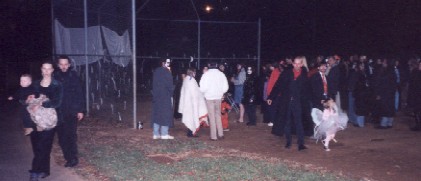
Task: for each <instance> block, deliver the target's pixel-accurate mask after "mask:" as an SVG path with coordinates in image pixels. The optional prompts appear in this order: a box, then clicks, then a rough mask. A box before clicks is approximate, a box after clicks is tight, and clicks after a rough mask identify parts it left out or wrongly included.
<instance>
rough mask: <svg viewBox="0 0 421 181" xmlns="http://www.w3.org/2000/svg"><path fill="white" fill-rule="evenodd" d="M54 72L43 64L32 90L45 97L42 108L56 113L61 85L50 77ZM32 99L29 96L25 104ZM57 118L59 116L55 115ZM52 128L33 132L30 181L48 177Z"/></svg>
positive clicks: (49, 65) (49, 66) (46, 63)
mask: <svg viewBox="0 0 421 181" xmlns="http://www.w3.org/2000/svg"><path fill="white" fill-rule="evenodd" d="M53 71H54V68H53V64H52V63H51V62H44V63H43V64H42V66H41V73H42V79H41V80H37V81H34V83H33V86H34V89H35V91H36V92H37V93H39V95H45V96H46V98H48V100H47V101H45V102H43V103H42V107H44V108H54V109H56V111H58V109H57V108H58V107H60V104H61V98H62V91H63V90H62V85H61V83H60V82H58V81H57V80H55V79H54V78H53V77H52V73H53ZM33 99H34V96H29V97H28V100H27V102H30V101H32V100H33ZM57 115H58V116H59V115H60V114H59V113H57ZM58 120H60V118H58ZM54 133H55V132H54V128H50V129H44V130H34V131H33V132H32V133H31V134H30V136H31V144H32V151H33V153H34V158H33V160H32V169H31V170H30V171H29V172H30V180H31V181H37V180H38V179H39V178H45V177H47V176H48V175H50V153H51V148H52V145H53V139H54Z"/></svg>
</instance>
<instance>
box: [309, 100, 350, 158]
mask: <svg viewBox="0 0 421 181" xmlns="http://www.w3.org/2000/svg"><path fill="white" fill-rule="evenodd" d="M323 106H324V110H323V112H322V111H320V110H319V109H317V108H313V109H312V111H311V116H312V118H313V122H314V123H315V124H316V126H315V127H314V137H315V138H316V139H317V140H321V139H323V140H322V143H323V146H324V148H325V150H326V151H330V149H329V142H330V141H331V140H333V141H334V142H336V140H335V135H336V132H338V131H340V130H344V129H345V128H346V125H347V122H348V116H347V115H346V113H343V112H341V111H340V110H339V109H338V106H337V105H336V103H335V102H334V101H333V100H332V99H329V100H326V101H324V102H323Z"/></svg>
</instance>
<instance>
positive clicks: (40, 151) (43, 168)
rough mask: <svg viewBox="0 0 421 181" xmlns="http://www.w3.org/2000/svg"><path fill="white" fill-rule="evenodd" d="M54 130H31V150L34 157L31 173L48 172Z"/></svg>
mask: <svg viewBox="0 0 421 181" xmlns="http://www.w3.org/2000/svg"><path fill="white" fill-rule="evenodd" d="M54 133H55V130H54V129H51V130H48V131H40V132H38V131H33V132H32V133H31V144H32V151H33V152H34V159H33V160H32V169H31V170H30V172H31V173H41V172H45V173H47V174H50V154H51V148H52V147H53V140H54Z"/></svg>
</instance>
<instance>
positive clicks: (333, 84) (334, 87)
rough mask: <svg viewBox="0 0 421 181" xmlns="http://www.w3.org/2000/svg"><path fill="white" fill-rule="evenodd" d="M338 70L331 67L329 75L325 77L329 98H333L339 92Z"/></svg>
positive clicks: (336, 67)
mask: <svg viewBox="0 0 421 181" xmlns="http://www.w3.org/2000/svg"><path fill="white" fill-rule="evenodd" d="M340 76H341V74H340V69H339V66H338V65H336V66H333V67H332V68H331V69H330V71H329V74H328V75H327V86H328V91H329V97H332V98H335V96H336V94H338V91H339V81H340Z"/></svg>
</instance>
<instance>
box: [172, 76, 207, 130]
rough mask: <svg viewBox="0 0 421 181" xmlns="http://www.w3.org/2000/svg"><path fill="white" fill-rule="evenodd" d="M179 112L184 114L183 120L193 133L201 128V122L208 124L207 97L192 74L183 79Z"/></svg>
mask: <svg viewBox="0 0 421 181" xmlns="http://www.w3.org/2000/svg"><path fill="white" fill-rule="evenodd" d="M178 112H179V113H181V114H183V116H182V118H181V120H182V122H183V123H184V125H186V127H187V128H188V129H189V130H191V131H192V132H193V134H196V132H197V131H198V130H199V128H200V124H206V125H207V124H208V110H207V108H206V102H205V97H204V96H203V94H202V92H201V91H200V89H199V86H198V84H197V82H196V80H195V79H194V78H193V77H191V76H186V77H185V78H184V80H183V85H182V86H181V92H180V103H179V106H178Z"/></svg>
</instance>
